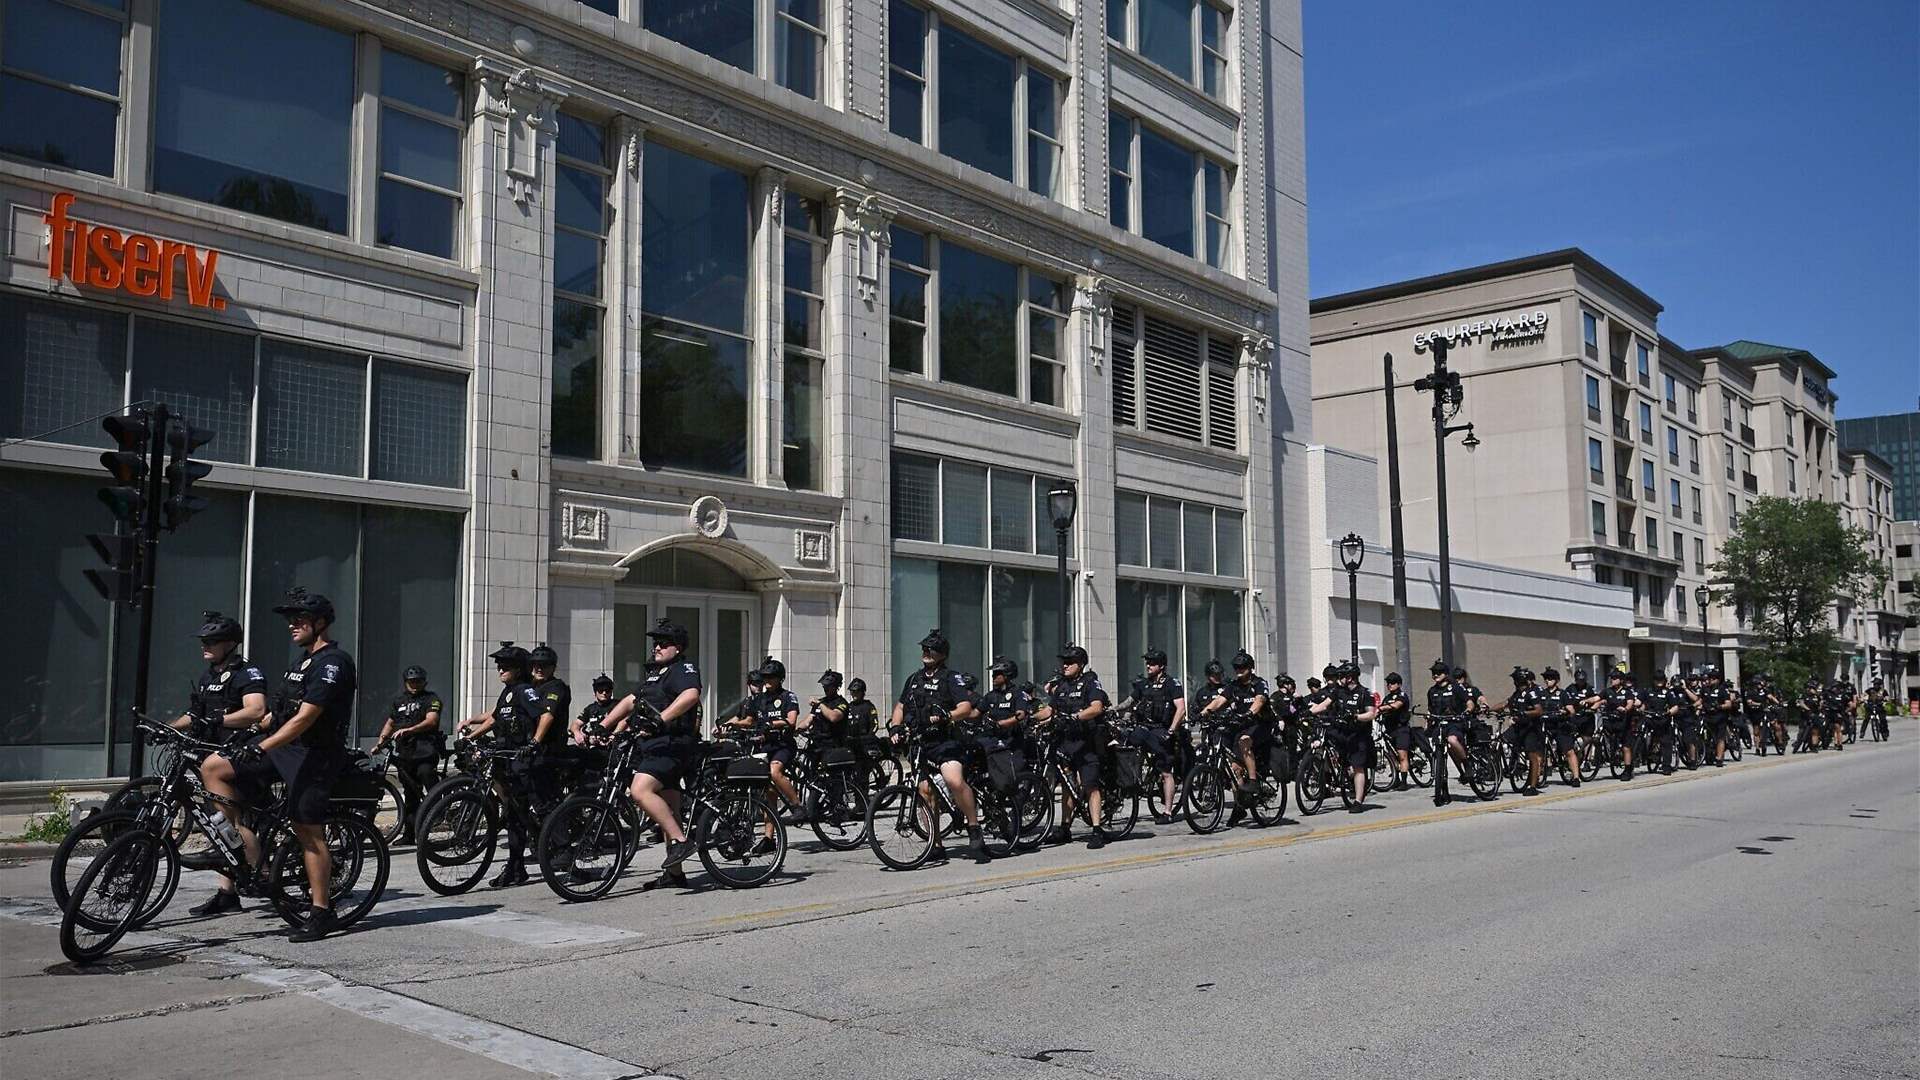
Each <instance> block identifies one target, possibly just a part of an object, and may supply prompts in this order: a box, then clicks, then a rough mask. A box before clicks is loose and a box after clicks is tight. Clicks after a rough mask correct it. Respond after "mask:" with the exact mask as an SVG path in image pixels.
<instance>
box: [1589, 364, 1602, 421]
mask: <svg viewBox="0 0 1920 1080" xmlns="http://www.w3.org/2000/svg"><path fill="white" fill-rule="evenodd" d="M1586 379H1587V419H1589V420H1591V421H1593V422H1594V423H1596V424H1597V423H1599V422H1600V380H1599V379H1596V378H1594V377H1593V376H1591V375H1588V376H1587V377H1586Z"/></svg>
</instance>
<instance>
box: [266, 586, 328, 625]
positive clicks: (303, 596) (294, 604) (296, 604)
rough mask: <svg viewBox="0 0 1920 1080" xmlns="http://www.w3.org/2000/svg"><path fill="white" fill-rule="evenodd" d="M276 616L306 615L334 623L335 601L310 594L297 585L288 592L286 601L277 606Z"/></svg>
mask: <svg viewBox="0 0 1920 1080" xmlns="http://www.w3.org/2000/svg"><path fill="white" fill-rule="evenodd" d="M273 613H274V614H275V615H305V616H307V617H308V618H310V619H325V620H326V621H327V622H329V623H331V622H333V601H331V600H329V599H327V598H326V597H324V596H321V595H320V594H319V593H310V592H308V591H307V590H306V589H305V588H304V587H302V586H299V585H295V586H294V587H293V588H291V589H288V590H287V597H286V599H284V600H282V601H280V602H279V603H278V604H275V605H274V607H273Z"/></svg>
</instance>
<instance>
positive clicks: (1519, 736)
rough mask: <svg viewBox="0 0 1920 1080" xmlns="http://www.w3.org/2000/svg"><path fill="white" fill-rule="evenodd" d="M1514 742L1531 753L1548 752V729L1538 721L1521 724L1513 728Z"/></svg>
mask: <svg viewBox="0 0 1920 1080" xmlns="http://www.w3.org/2000/svg"><path fill="white" fill-rule="evenodd" d="M1513 741H1514V744H1515V745H1517V746H1519V747H1520V749H1521V750H1523V751H1525V752H1527V753H1529V754H1544V753H1546V752H1547V730H1546V728H1544V727H1542V726H1541V725H1540V724H1539V722H1538V721H1535V722H1533V723H1530V724H1521V725H1519V726H1516V727H1515V728H1514V729H1513Z"/></svg>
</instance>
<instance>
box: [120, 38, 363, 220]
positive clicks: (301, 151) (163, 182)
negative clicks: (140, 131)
mask: <svg viewBox="0 0 1920 1080" xmlns="http://www.w3.org/2000/svg"><path fill="white" fill-rule="evenodd" d="M213 26H217V27H219V28H220V32H219V33H208V32H207V28H208V27H213ZM154 64H155V77H154V124H153V187H154V190H155V191H160V192H165V193H167V194H171V195H183V196H185V197H187V198H190V199H198V200H199V201H201V202H208V203H213V204H215V205H218V206H225V207H229V208H231V209H234V210H241V211H245V212H247V213H252V214H261V215H264V216H266V217H271V218H276V219H278V220H281V221H286V222H290V223H292V224H295V225H304V226H309V227H312V228H316V229H324V230H326V231H328V232H336V233H344V232H346V230H347V209H348V194H347V193H348V191H349V189H350V188H351V186H352V179H351V178H352V171H353V139H352V128H353V104H354V96H355V92H354V38H353V35H352V34H349V33H345V32H343V31H339V30H333V29H329V28H327V27H323V26H319V25H317V24H314V23H310V22H307V21H306V20H304V19H297V18H294V17H293V16H291V15H286V14H282V13H281V12H278V11H275V10H272V9H270V8H265V7H260V6H258V5H255V4H250V3H244V2H242V0H167V2H166V3H164V4H162V5H160V7H159V13H158V18H157V21H156V25H155V27H154Z"/></svg>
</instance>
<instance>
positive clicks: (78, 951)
mask: <svg viewBox="0 0 1920 1080" xmlns="http://www.w3.org/2000/svg"><path fill="white" fill-rule="evenodd" d="M164 846H165V842H164V841H162V840H161V839H160V838H159V837H157V836H155V835H154V834H152V833H150V832H148V831H146V830H145V829H134V830H132V831H130V832H127V833H125V834H123V835H121V836H120V837H119V838H118V839H116V840H114V841H113V843H111V844H108V845H107V847H106V849H105V850H104V851H102V852H101V853H100V855H99V857H98V858H96V859H94V860H93V861H92V862H91V863H89V864H87V868H86V869H85V870H83V871H81V873H80V879H79V880H78V881H77V882H75V883H74V890H73V896H72V899H71V901H70V902H69V903H68V904H67V906H66V909H65V911H64V912H63V913H62V914H61V917H60V951H61V952H62V953H64V954H66V957H67V959H69V960H71V961H73V962H74V963H76V964H89V963H92V962H93V961H95V960H98V959H100V958H101V957H102V956H105V955H106V954H107V953H108V951H110V950H111V949H112V948H113V947H114V946H115V945H116V944H119V942H120V939H121V938H123V937H125V936H126V934H127V931H129V930H131V929H133V924H134V921H135V920H136V919H138V918H139V916H140V912H141V910H142V909H143V908H145V907H146V903H147V893H148V891H149V890H150V889H151V888H152V887H153V878H154V873H155V871H156V870H157V869H158V868H159V860H160V849H161V848H162V847H164Z"/></svg>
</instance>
